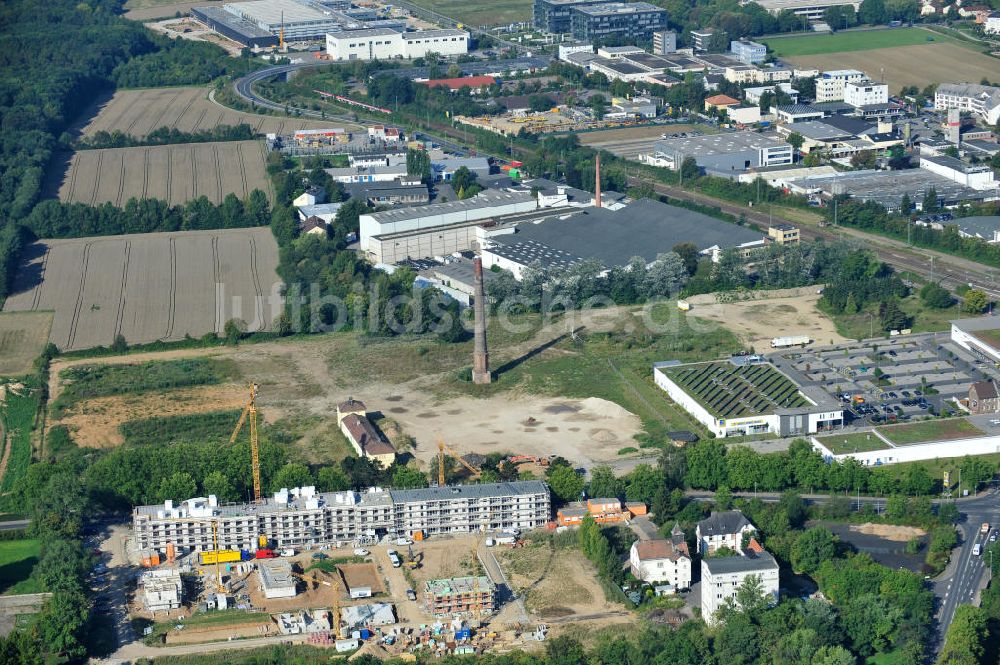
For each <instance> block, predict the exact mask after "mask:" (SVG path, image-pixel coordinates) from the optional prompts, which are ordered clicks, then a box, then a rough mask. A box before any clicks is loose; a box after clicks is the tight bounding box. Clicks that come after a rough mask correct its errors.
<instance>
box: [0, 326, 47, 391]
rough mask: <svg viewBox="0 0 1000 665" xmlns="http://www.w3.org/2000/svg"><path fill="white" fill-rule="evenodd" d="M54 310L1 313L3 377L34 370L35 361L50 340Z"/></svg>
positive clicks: (0, 374) (0, 333)
mask: <svg viewBox="0 0 1000 665" xmlns="http://www.w3.org/2000/svg"><path fill="white" fill-rule="evenodd" d="M51 328H52V312H4V313H2V314H0V376H18V375H20V374H26V373H27V372H30V371H31V363H32V361H33V360H34V359H35V358H37V357H38V356H39V355H40V354H41V352H42V349H44V348H45V344H46V343H47V342H48V341H49V330H51Z"/></svg>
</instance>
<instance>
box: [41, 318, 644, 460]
mask: <svg viewBox="0 0 1000 665" xmlns="http://www.w3.org/2000/svg"><path fill="white" fill-rule="evenodd" d="M616 317H617V313H616V312H614V311H610V310H602V311H598V312H594V313H591V314H585V315H583V317H582V318H581V322H585V323H586V324H587V325H588V329H590V330H599V329H602V328H604V329H607V328H608V327H610V326H611V325H613V324H614V321H615V319H616ZM564 333H565V324H561V323H560V324H552V325H551V326H548V327H545V328H543V329H542V330H540V331H539V332H536V333H535V334H533V335H530V336H529V337H527V338H526V339H524V340H523V341H518V342H515V343H509V344H506V345H503V344H499V345H495V346H493V347H492V353H493V356H492V357H493V358H494V362H495V363H496V365H499V364H501V363H503V362H506V361H508V360H510V359H511V358H517V357H520V356H523V355H524V354H526V353H529V352H530V351H531V350H532V349H535V348H537V347H539V346H540V345H542V344H544V343H545V342H548V341H549V340H551V339H553V338H555V337H557V336H559V335H562V334H564ZM470 351H471V343H466V344H463V345H458V346H450V345H442V344H437V343H435V342H432V341H431V342H427V343H426V345H423V344H417V343H414V342H413V341H412V340H392V341H387V342H377V343H373V342H371V341H365V340H362V339H360V338H358V337H357V336H356V335H354V334H353V333H341V334H330V335H322V336H314V337H309V338H307V339H290V340H287V341H281V342H267V343H261V344H246V345H241V346H238V347H211V348H201V349H184V350H173V351H164V352H153V353H139V354H133V355H125V356H110V357H105V358H91V359H74V360H68V361H65V360H57V361H56V362H55V363H53V366H52V370H51V376H52V377H53V378H52V379H51V381H50V391H51V393H50V394H52V395H53V396H58V394H59V391H60V390H61V386H59V384H58V382H59V379H58V377H59V375H60V373H61V372H62V371H63V370H64V369H66V368H67V367H70V366H72V365H76V364H84V363H95V362H98V363H123V362H125V363H138V362H143V361H148V360H168V359H178V358H189V357H195V356H218V357H225V358H229V359H232V360H233V361H234V362H235V363H236V366H237V370H238V373H239V375H240V376H242V377H243V378H244V379H245V380H253V381H256V382H258V383H260V385H261V390H260V394H259V399H258V404H259V405H260V407H261V413H262V415H263V417H264V420H265V422H268V423H274V422H275V421H278V420H280V419H284V418H290V419H293V420H294V421H297V422H308V423H309V426H308V429H307V430H306V431H305V432H303V441H307V440H308V441H312V439H313V438H314V435H315V436H316V437H320V438H322V437H324V436H326V437H327V438H329V435H328V432H329V431H330V429H329V428H330V423H332V422H334V421H335V415H334V414H335V412H336V405H337V404H338V403H340V402H342V401H344V400H345V399H347V398H348V397H354V398H356V399H360V400H361V401H363V402H365V404H366V406H367V407H368V410H369V411H370V412H376V411H380V412H382V413H383V414H385V415H386V416H388V417H390V418H392V420H394V421H396V422H397V423H398V424H399V426H400V427H401V428H402V431H403V432H405V433H406V434H408V435H409V436H412V437H413V438H414V439H415V442H416V446H415V449H414V454H415V455H416V457H417V458H418V459H419V460H421V462H422V464H423V466H424V468H428V467H427V463H429V462H431V461H432V460H433V459H434V458H435V456H436V453H437V448H436V441H437V439H438V437H439V436H442V437H444V438H445V440H446V442H447V443H448V445H449V446H450V447H451V448H453V449H454V450H455V451H456V452H458V453H460V454H465V453H470V452H480V453H487V452H499V451H509V452H519V453H524V454H532V455H540V456H547V455H551V454H557V455H563V456H564V457H566V458H567V459H572V460H574V461H576V462H580V463H586V462H588V461H591V462H596V461H606V460H610V459H616V458H617V451H618V449H619V448H621V447H622V446H624V445H628V444H627V443H626V442H630V441H631V437H632V436H633V435H634V434H637V433H638V432H640V431H641V422H640V420H639V418H638V417H636V416H635V415H633V414H631V413H629V412H628V411H626V410H625V409H622V408H621V407H619V406H618V405H616V404H614V403H612V402H608V401H605V400H601V399H597V398H588V399H567V398H539V397H536V396H531V395H521V394H518V393H516V392H514V391H505V392H494V393H487V394H483V395H481V396H470V395H468V394H462V393H459V392H456V390H455V385H456V384H455V382H454V377H455V373H456V372H457V370H458V369H459V368H461V367H463V366H467V365H468V364H469V363H470V356H469V353H470ZM555 352H557V351H555V350H552V351H545V352H544V353H555ZM462 389H464V390H468V388H467V387H464V386H463V387H462ZM211 390H212V391H215V392H213V394H212V395H210V396H208V395H205V396H203V397H204V399H203V401H202V402H201V408H200V409H199V400H198V399H194V398H192V399H185V400H184V403H183V404H179V405H178V406H177V407H176V408H177V409H178V411H177V413H195V412H198V411H215V410H219V409H223V408H228V407H227V405H230V404H232V405H236V406H239V405H240V404H241V400H243V399H244V398H245V394H244V393H245V391H244V389H243V387H242V386H236V385H232V386H213V387H211ZM173 393H174V391H168V392H164V393H150V394H146V395H141V396H135V397H132V398H129V399H127V400H126V399H121V398H118V400H117V401H113V402H110V403H106V404H104V403H100V404H97V405H95V406H94V408H92V407H91V406H89V405H90V404H91V402H85V403H83V404H81V405H80V406H79V407H77V408H78V409H79V410H80V413H88V417H89V418H90V420H92V421H93V422H92V423H85V422H84V419H83V418H80V420H79V421H73V424H74V425H79V426H81V427H87V428H89V429H87V430H86V433H85V434H84V435H83V438H85V439H86V440H87V441H88V444H86V445H91V446H102V445H115V442H120V435H118V434H117V427H118V425H120V424H121V423H122V422H125V421H127V420H129V419H131V418H140V417H148V414H149V413H152V412H153V410H154V409H155V410H159V409H161V408H163V407H164V405H165V404H168V403H170V402H172V401H174V400H173ZM126 402H127V404H126ZM98 416H100V417H98ZM102 441H106V442H107V443H102ZM313 443H315V442H313ZM310 445H311V444H310ZM315 461H323V460H321V459H316V460H315Z"/></svg>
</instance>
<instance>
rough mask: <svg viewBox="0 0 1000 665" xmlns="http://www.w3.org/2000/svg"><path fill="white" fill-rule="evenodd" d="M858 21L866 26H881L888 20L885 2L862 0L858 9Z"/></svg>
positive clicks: (881, 0)
mask: <svg viewBox="0 0 1000 665" xmlns="http://www.w3.org/2000/svg"><path fill="white" fill-rule="evenodd" d="M858 20H859V21H861V22H862V23H867V24H868V25H881V24H883V23H886V22H887V21H888V20H889V11H888V10H887V9H886V8H885V0H863V2H862V3H861V7H860V8H859V9H858Z"/></svg>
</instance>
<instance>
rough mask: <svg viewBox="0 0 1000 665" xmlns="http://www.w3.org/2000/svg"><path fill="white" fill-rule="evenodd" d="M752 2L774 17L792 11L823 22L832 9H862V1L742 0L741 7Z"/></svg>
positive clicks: (811, 19)
mask: <svg viewBox="0 0 1000 665" xmlns="http://www.w3.org/2000/svg"><path fill="white" fill-rule="evenodd" d="M751 2H755V3H756V4H758V5H760V6H761V7H763V8H764V9H766V10H767V11H768V12H770V13H771V14H774V15H778V14H780V13H781V12H783V11H785V10H791V12H792V13H794V14H795V15H796V16H802V17H803V18H806V19H808V20H810V21H821V20H823V14H824V13H825V12H826V10H827V9H829V8H830V7H852V8H853V9H854V11H858V8H860V7H861V0H740V4H741V5H748V4H750V3H751ZM833 27H835V28H836V27H840V26H833Z"/></svg>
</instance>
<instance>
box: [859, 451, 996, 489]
mask: <svg viewBox="0 0 1000 665" xmlns="http://www.w3.org/2000/svg"><path fill="white" fill-rule="evenodd" d="M976 458H977V459H981V460H983V461H984V462H986V463H987V464H992V465H993V468H994V469H997V468H998V467H1000V453H991V454H989V455H976ZM963 459H964V458H963V457H942V458H938V459H929V460H920V461H919V462H903V463H901V464H886V465H884V466H881V467H879V468H878V470H877V472H878V473H888V474H890V475H891V476H892V477H893V478H896V479H901V478H903V477H904V476H905V475H906V472H907V470H908V469H909V468H910V467H912V466H915V465H918V464H919V465H920V466H922V467H924V469H926V470H927V473H928V474H930V477H931V478H939V479H942V480H943V479H944V472H945V471H949V472H950V473H951V487H950V488H948V489H951V490H954V491H958V468H959V465H960V464H961V463H962V460H963ZM964 489H970V488H969V486H968V483H966V484H965V486H964Z"/></svg>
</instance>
